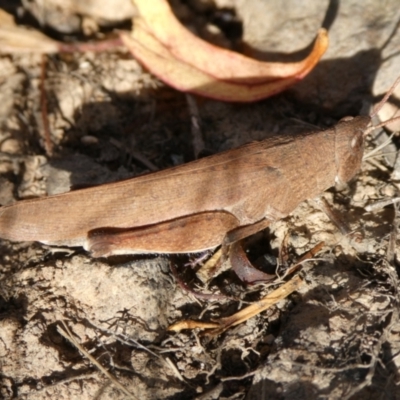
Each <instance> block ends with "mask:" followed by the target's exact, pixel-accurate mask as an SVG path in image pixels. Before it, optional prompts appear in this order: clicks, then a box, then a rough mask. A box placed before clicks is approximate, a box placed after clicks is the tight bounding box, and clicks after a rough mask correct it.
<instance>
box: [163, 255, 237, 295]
mask: <svg viewBox="0 0 400 400" xmlns="http://www.w3.org/2000/svg"><path fill="white" fill-rule="evenodd" d="M169 268H170V269H171V272H172V275H173V276H174V278H175V280H176V282H177V284H178V285H179V286H180V287H181V288H182V289H183V290H185V291H187V292H188V293H190V294H192V295H193V296H195V297H196V298H198V299H202V300H211V301H212V300H226V299H229V300H234V299H231V298H230V297H227V296H224V295H222V294H213V293H200V292H197V291H196V290H194V289H192V288H191V287H189V286H188V285H187V284H186V283H185V282H184V281H183V280H182V278H181V277H180V276H179V274H178V271H177V269H176V267H175V265H174V263H173V262H170V263H169Z"/></svg>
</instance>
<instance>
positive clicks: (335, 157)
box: [0, 78, 400, 257]
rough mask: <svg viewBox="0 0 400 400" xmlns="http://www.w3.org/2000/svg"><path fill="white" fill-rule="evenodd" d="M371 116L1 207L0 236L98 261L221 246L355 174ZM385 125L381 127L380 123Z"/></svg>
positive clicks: (282, 215)
mask: <svg viewBox="0 0 400 400" xmlns="http://www.w3.org/2000/svg"><path fill="white" fill-rule="evenodd" d="M399 80H400V78H399V79H398V80H397V81H396V83H395V84H394V85H393V86H392V88H391V89H390V91H389V92H388V93H387V95H386V96H385V98H384V99H383V100H382V101H381V102H380V103H379V105H378V107H377V108H376V109H375V111H374V112H373V114H371V116H358V117H354V118H352V117H346V118H344V119H342V120H341V121H339V122H338V123H337V124H336V125H335V126H334V127H332V128H330V129H327V130H323V131H311V132H308V133H306V134H302V135H300V136H290V137H274V138H270V139H266V140H264V141H261V142H255V143H250V144H247V145H244V146H242V147H239V148H237V149H233V150H229V151H226V152H223V153H220V154H216V155H213V156H211V157H207V158H203V159H200V160H197V161H193V162H190V163H188V164H185V165H182V166H178V167H173V168H170V169H167V170H164V171H160V172H155V173H151V174H148V175H144V176H139V177H136V178H132V179H129V180H125V181H121V182H116V183H110V184H105V185H101V186H97V187H92V188H87V189H83V190H77V191H72V192H68V193H64V194H60V195H55V196H49V197H46V198H38V199H34V200H27V201H22V202H19V203H16V204H14V205H11V206H7V207H3V208H1V209H0V237H2V238H4V239H8V240H12V241H39V242H42V243H46V244H50V245H63V246H65V245H67V246H82V247H84V248H85V249H86V250H88V251H90V252H91V254H92V255H93V256H94V257H102V256H110V255H115V254H126V253H129V254H146V253H194V252H201V251H203V250H206V249H213V248H215V247H217V246H219V245H221V244H222V245H223V246H224V248H227V246H230V245H231V244H233V243H235V242H237V241H239V240H241V239H243V238H246V237H248V236H249V235H252V234H254V233H256V232H258V231H260V230H262V229H264V228H266V227H267V226H268V225H269V224H270V223H271V222H272V221H275V220H278V219H280V218H283V217H285V216H287V215H288V214H289V213H290V212H292V211H293V210H294V209H295V208H296V206H297V205H298V204H299V203H300V202H302V201H303V200H306V199H309V198H314V197H316V196H318V195H319V194H321V193H322V192H323V191H325V190H326V189H328V188H330V187H331V186H333V185H335V183H340V182H348V181H349V180H350V179H351V178H353V177H354V175H355V174H356V173H357V172H358V171H359V169H360V165H361V161H362V157H363V151H364V137H365V136H366V134H367V133H368V132H370V131H371V130H373V129H375V127H373V126H371V117H372V116H373V115H374V114H376V113H377V112H378V110H379V108H380V107H381V106H382V105H383V104H384V102H386V100H387V98H388V97H389V95H390V94H391V93H392V92H393V90H394V87H395V85H396V84H397V83H398V81H399ZM381 125H383V124H381Z"/></svg>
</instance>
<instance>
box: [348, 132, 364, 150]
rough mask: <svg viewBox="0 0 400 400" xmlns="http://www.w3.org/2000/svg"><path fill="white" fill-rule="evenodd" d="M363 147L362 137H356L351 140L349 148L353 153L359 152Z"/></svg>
mask: <svg viewBox="0 0 400 400" xmlns="http://www.w3.org/2000/svg"><path fill="white" fill-rule="evenodd" d="M362 145H363V136H362V135H356V136H354V137H353V138H352V139H351V142H350V146H351V148H352V150H353V151H356V152H357V151H359V150H360V148H361V147H362Z"/></svg>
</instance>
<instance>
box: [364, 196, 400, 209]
mask: <svg viewBox="0 0 400 400" xmlns="http://www.w3.org/2000/svg"><path fill="white" fill-rule="evenodd" d="M398 202H400V197H394V198H392V199H384V200H379V201H376V202H375V203H372V204H368V205H367V206H365V210H366V211H368V212H370V211H375V210H380V209H381V208H383V207H386V206H388V205H390V204H396V203H398Z"/></svg>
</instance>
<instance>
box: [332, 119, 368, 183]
mask: <svg viewBox="0 0 400 400" xmlns="http://www.w3.org/2000/svg"><path fill="white" fill-rule="evenodd" d="M370 121H371V118H370V117H369V116H360V117H354V118H353V117H345V118H343V119H342V120H340V121H339V123H338V124H337V125H336V127H335V164H336V177H335V181H336V183H339V184H343V183H345V182H348V181H349V180H350V179H351V178H353V176H354V175H355V174H356V173H357V172H358V171H359V170H360V167H361V161H362V157H363V153H364V131H365V130H366V129H367V127H368V125H369V123H370Z"/></svg>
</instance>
